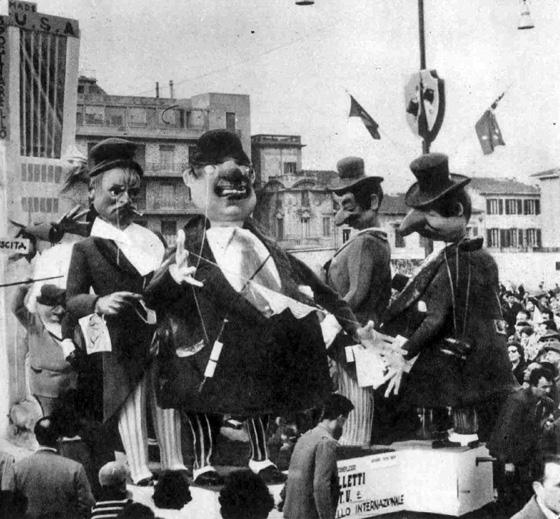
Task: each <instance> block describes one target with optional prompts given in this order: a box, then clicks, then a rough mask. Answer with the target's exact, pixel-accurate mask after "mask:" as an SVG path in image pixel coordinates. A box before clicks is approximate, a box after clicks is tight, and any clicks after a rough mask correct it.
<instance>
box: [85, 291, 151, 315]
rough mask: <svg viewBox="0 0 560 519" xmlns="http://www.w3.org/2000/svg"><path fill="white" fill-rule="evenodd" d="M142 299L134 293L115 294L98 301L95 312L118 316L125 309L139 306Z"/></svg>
mask: <svg viewBox="0 0 560 519" xmlns="http://www.w3.org/2000/svg"><path fill="white" fill-rule="evenodd" d="M141 299H142V296H141V295H140V294H135V293H134V292H125V291H122V292H113V293H112V294H109V295H106V296H103V297H100V298H99V299H98V300H97V303H95V312H96V313H98V314H101V315H117V314H119V313H121V312H122V311H123V310H124V309H125V308H129V307H131V306H133V305H135V304H138V302H139V301H140V300H141Z"/></svg>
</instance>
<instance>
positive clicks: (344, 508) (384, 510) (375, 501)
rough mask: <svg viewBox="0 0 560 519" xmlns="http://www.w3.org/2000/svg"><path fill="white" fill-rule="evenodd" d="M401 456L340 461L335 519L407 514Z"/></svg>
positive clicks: (377, 456) (392, 453)
mask: <svg viewBox="0 0 560 519" xmlns="http://www.w3.org/2000/svg"><path fill="white" fill-rule="evenodd" d="M399 456H400V453H399V452H383V453H380V454H372V455H370V456H364V457H362V458H352V459H348V460H339V461H338V483H339V485H340V495H339V498H338V507H337V511H336V519H343V518H344V519H357V518H366V517H374V516H376V515H381V514H388V513H391V512H398V511H399V510H404V509H405V507H404V504H405V502H404V490H403V488H404V486H403V484H402V478H401V477H400V470H401V468H400V462H399Z"/></svg>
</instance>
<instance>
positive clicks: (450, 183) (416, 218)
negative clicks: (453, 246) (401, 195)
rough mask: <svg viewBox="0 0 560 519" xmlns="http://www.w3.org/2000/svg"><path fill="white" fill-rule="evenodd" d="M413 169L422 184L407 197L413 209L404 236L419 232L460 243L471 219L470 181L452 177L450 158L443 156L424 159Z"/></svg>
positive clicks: (438, 239) (426, 156)
mask: <svg viewBox="0 0 560 519" xmlns="http://www.w3.org/2000/svg"><path fill="white" fill-rule="evenodd" d="M410 169H411V170H412V172H413V173H414V175H415V176H416V178H417V180H418V181H417V182H416V183H414V184H413V185H412V186H411V187H410V189H409V190H408V192H407V193H406V196H405V202H406V204H407V205H408V206H409V207H411V208H412V209H411V211H410V212H409V213H408V214H407V215H406V217H405V219H404V220H403V222H402V223H401V226H400V229H399V230H400V232H401V234H402V235H403V236H406V235H407V234H410V233H412V232H417V233H418V234H420V235H421V236H424V237H425V238H430V239H432V240H436V241H445V242H456V241H459V240H460V239H461V238H463V237H464V236H465V234H466V231H467V223H468V221H469V219H470V217H471V210H472V204H471V199H470V196H469V195H468V193H467V192H466V191H465V189H464V186H465V185H466V184H468V183H469V182H470V179H469V178H468V177H464V176H462V175H455V174H453V173H449V167H448V160H447V156H446V155H443V154H442V153H428V154H426V155H422V156H421V157H419V158H418V159H416V160H414V161H413V162H412V163H411V164H410Z"/></svg>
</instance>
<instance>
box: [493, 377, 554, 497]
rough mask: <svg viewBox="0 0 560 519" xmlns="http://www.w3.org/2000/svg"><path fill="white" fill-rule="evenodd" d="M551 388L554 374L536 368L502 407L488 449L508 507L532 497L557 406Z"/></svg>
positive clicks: (501, 495)
mask: <svg viewBox="0 0 560 519" xmlns="http://www.w3.org/2000/svg"><path fill="white" fill-rule="evenodd" d="M552 387H553V376H552V373H550V371H548V370H546V369H545V368H536V369H534V370H533V371H531V373H530V375H529V387H527V388H523V389H519V390H518V391H515V392H514V393H512V394H511V395H510V396H509V397H508V399H507V400H506V402H505V404H504V405H503V407H502V410H501V412H500V415H499V417H498V421H497V422H496V427H495V429H494V431H493V432H492V436H491V437H490V441H489V442H488V450H489V451H490V454H492V455H493V456H495V457H496V458H497V459H498V464H497V471H496V480H497V481H496V483H497V486H498V495H499V500H500V501H501V502H503V503H505V504H508V503H512V502H520V503H523V502H525V501H526V500H527V498H528V497H529V495H530V485H531V482H532V481H533V480H534V478H535V468H536V467H538V463H539V460H540V459H542V456H543V448H542V447H543V446H542V441H543V428H544V426H545V423H546V422H547V420H549V419H550V418H551V414H552V412H553V410H554V407H555V406H554V402H553V401H552V400H551V399H550V398H549V395H550V392H551V390H552Z"/></svg>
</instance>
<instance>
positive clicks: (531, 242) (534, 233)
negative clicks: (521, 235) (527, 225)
mask: <svg viewBox="0 0 560 519" xmlns="http://www.w3.org/2000/svg"><path fill="white" fill-rule="evenodd" d="M527 246H528V247H540V246H541V230H540V229H527Z"/></svg>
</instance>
